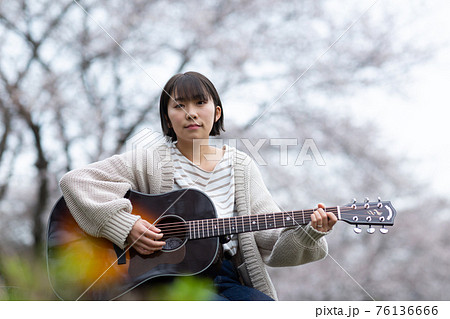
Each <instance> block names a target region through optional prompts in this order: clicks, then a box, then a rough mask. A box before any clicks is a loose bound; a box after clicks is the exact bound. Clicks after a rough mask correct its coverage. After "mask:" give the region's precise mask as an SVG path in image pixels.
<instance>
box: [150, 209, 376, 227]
mask: <svg viewBox="0 0 450 319" xmlns="http://www.w3.org/2000/svg"><path fill="white" fill-rule="evenodd" d="M314 211H315V210H305V211H288V212H277V213H267V214H256V215H247V216H234V217H226V218H210V219H199V220H193V221H188V222H195V221H199V222H200V221H203V222H208V223H209V222H210V221H211V223H214V221H217V222H220V221H225V222H228V221H232V220H235V221H236V222H237V223H240V222H241V223H242V222H243V218H244V220H245V219H247V220H250V219H251V218H255V217H262V216H265V217H266V218H270V219H272V220H273V219H274V218H273V217H271V216H270V215H274V216H275V218H276V220H279V219H280V218H281V220H283V219H284V217H283V215H288V216H290V214H294V215H299V216H300V217H302V216H303V213H307V214H309V213H312V212H314ZM352 211H353V212H354V213H353V214H351V215H352V216H367V214H366V213H361V210H359V211H358V210H354V209H341V210H340V212H341V215H342V214H344V215H346V213H348V212H352ZM327 212H331V213H334V214H336V213H338V212H339V210H337V209H327ZM155 225H159V226H161V227H163V226H165V227H167V226H177V225H186V222H172V223H163V224H158V223H156V224H155ZM159 226H158V227H159Z"/></svg>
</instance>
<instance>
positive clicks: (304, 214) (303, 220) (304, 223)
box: [302, 209, 306, 225]
mask: <svg viewBox="0 0 450 319" xmlns="http://www.w3.org/2000/svg"><path fill="white" fill-rule="evenodd" d="M302 214H303V225H306V223H305V212H304V211H303V209H302Z"/></svg>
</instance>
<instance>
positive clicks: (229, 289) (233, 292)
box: [214, 260, 273, 301]
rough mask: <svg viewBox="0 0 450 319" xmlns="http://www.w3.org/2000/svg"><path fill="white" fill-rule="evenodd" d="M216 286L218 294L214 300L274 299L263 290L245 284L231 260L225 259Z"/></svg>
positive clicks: (215, 282)
mask: <svg viewBox="0 0 450 319" xmlns="http://www.w3.org/2000/svg"><path fill="white" fill-rule="evenodd" d="M214 286H215V287H216V289H217V292H218V295H216V298H214V300H217V301H219V300H223V301H225V300H233V301H253V300H261V301H271V300H273V299H272V298H270V297H269V296H267V295H266V294H264V293H262V292H261V291H259V290H257V289H254V288H251V287H247V286H243V285H242V284H241V283H240V281H239V276H238V273H237V271H236V268H235V267H234V266H233V264H232V263H231V261H229V260H224V261H223V263H222V268H221V269H220V271H219V274H218V275H217V276H216V277H215V278H214Z"/></svg>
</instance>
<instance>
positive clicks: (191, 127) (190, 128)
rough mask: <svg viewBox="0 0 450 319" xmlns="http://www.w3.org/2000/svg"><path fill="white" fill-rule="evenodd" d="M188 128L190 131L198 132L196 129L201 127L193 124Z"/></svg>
mask: <svg viewBox="0 0 450 319" xmlns="http://www.w3.org/2000/svg"><path fill="white" fill-rule="evenodd" d="M186 128H187V129H188V130H196V129H198V128H200V125H197V124H191V125H188V126H186Z"/></svg>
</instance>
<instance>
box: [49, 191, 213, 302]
mask: <svg viewBox="0 0 450 319" xmlns="http://www.w3.org/2000/svg"><path fill="white" fill-rule="evenodd" d="M127 197H128V198H129V199H130V201H131V203H132V206H133V212H132V213H133V214H136V215H140V216H141V217H142V218H143V219H145V220H147V221H149V222H150V223H154V224H155V225H156V226H157V227H158V228H160V229H161V230H162V232H163V233H164V232H165V229H170V228H171V227H172V228H173V227H174V226H171V225H177V226H176V227H177V229H180V231H179V232H173V231H172V232H171V235H170V236H169V237H166V235H165V236H164V237H163V239H162V240H164V241H166V246H164V248H163V250H162V251H159V252H157V253H154V254H151V255H146V256H144V255H140V254H138V253H137V252H136V251H135V250H134V249H132V248H131V249H125V250H121V249H119V248H118V247H117V246H115V245H113V244H112V243H111V242H110V241H108V240H106V239H103V238H95V237H92V236H90V235H88V234H86V233H85V232H84V231H83V230H81V229H80V228H79V226H78V224H77V223H76V221H75V220H74V218H73V217H72V215H71V214H70V211H69V209H68V208H67V206H66V203H65V201H64V199H63V198H61V199H60V200H59V201H58V202H57V204H56V205H55V207H54V208H53V211H52V213H51V216H50V220H49V225H48V234H47V263H48V270H49V278H50V281H51V283H52V286H53V288H54V290H55V293H56V294H57V295H58V297H60V298H61V299H64V300H74V299H99V300H110V299H116V298H117V297H119V296H121V295H123V294H125V293H126V292H128V291H130V290H131V289H133V288H134V287H136V286H138V285H140V284H142V283H144V282H146V281H148V280H151V279H153V278H157V277H166V276H191V275H196V274H199V273H202V272H204V271H205V270H207V269H208V268H209V267H210V266H212V265H213V264H215V262H216V261H218V259H219V258H218V257H219V245H220V244H219V238H218V237H210V238H202V239H196V240H188V235H189V229H188V226H187V224H188V222H189V221H192V220H203V219H214V218H217V216H216V211H215V208H214V204H213V203H212V201H211V200H210V199H209V197H208V196H206V195H205V194H204V193H203V192H200V191H197V190H193V189H188V190H186V189H183V190H178V191H173V192H170V193H166V194H161V195H148V194H142V193H138V192H135V191H130V192H129V193H128V194H127ZM167 233H169V231H167Z"/></svg>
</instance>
